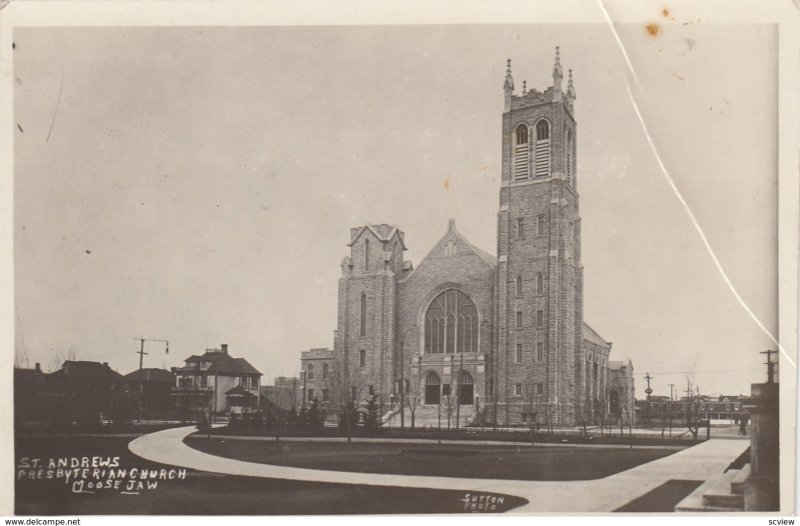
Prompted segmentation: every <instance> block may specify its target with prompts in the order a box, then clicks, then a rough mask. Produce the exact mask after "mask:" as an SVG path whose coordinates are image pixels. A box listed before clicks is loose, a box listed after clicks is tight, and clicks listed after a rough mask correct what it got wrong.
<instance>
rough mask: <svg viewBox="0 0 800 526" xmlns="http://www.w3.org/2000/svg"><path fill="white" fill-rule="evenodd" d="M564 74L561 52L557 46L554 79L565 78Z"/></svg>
mask: <svg viewBox="0 0 800 526" xmlns="http://www.w3.org/2000/svg"><path fill="white" fill-rule="evenodd" d="M563 76H564V75H563V72H562V70H561V53H560V51H559V47H558V46H556V61H555V64H553V78H555V77H558V78H563Z"/></svg>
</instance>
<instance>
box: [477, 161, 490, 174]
mask: <svg viewBox="0 0 800 526" xmlns="http://www.w3.org/2000/svg"><path fill="white" fill-rule="evenodd" d="M486 168H488V166H486V163H481V165H480V166H479V167H478V170H479V171H480V172H481V173H483V172H485V171H486Z"/></svg>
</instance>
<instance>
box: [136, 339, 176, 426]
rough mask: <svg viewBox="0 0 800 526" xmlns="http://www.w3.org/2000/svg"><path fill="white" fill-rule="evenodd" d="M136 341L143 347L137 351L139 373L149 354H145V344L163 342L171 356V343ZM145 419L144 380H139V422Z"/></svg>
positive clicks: (151, 340)
mask: <svg viewBox="0 0 800 526" xmlns="http://www.w3.org/2000/svg"><path fill="white" fill-rule="evenodd" d="M134 340H139V342H141V345H140V346H139V350H138V351H136V354H138V355H139V371H141V370H142V368H143V367H144V355H145V354H147V353H146V352H144V342H162V343H165V344H166V353H167V354H169V342H168V341H167V340H160V339H158V338H144V337H139V338H134ZM143 417H144V378H143V377H140V378H139V421H140V422H141V420H142V418H143Z"/></svg>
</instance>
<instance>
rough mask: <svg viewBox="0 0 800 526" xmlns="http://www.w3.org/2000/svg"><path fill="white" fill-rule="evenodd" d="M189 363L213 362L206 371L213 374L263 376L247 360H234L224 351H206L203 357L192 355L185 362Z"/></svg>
mask: <svg viewBox="0 0 800 526" xmlns="http://www.w3.org/2000/svg"><path fill="white" fill-rule="evenodd" d="M185 361H186V362H187V363H189V362H211V365H209V366H208V369H206V371H208V372H211V373H220V374H257V375H259V376H261V373H260V372H259V371H258V369H256V368H255V367H253V366H252V365H250V362H248V361H247V360H245V359H244V358H234V357H232V356H231V355H230V354H228V353H227V352H224V351H217V350H212V351H206V353H205V354H203V355H201V356H197V355H192V356H190V357H189V358H187V359H186V360H185Z"/></svg>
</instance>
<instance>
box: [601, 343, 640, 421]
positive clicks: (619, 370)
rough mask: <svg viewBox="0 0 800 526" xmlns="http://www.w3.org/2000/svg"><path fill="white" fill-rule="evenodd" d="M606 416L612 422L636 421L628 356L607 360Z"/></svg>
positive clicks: (634, 395)
mask: <svg viewBox="0 0 800 526" xmlns="http://www.w3.org/2000/svg"><path fill="white" fill-rule="evenodd" d="M608 416H609V420H611V421H612V422H614V423H617V422H620V421H621V422H622V423H625V424H629V425H633V424H635V423H636V393H635V389H634V380H633V363H632V362H631V360H630V358H625V359H623V360H621V361H614V360H612V361H610V362H608Z"/></svg>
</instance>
